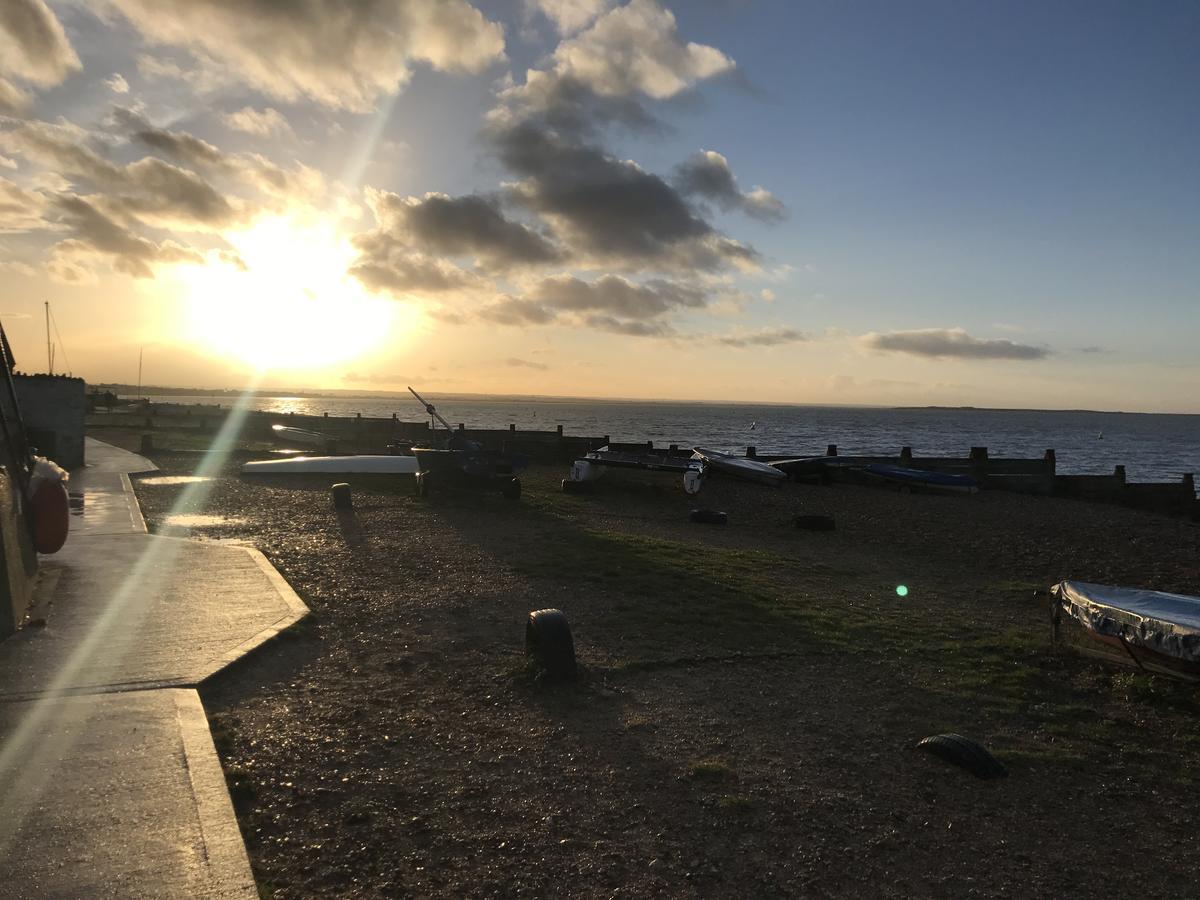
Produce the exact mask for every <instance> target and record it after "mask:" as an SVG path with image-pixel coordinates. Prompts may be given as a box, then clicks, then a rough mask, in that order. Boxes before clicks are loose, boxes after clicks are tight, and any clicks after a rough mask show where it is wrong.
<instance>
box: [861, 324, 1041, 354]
mask: <svg viewBox="0 0 1200 900" xmlns="http://www.w3.org/2000/svg"><path fill="white" fill-rule="evenodd" d="M861 340H862V342H863V344H864V345H865V346H867V347H869V348H871V349H872V350H881V351H889V352H895V353H908V354H911V355H913V356H926V357H931V358H957V359H1044V358H1045V357H1047V356H1049V355H1050V353H1051V351H1050V350H1049V349H1048V348H1046V347H1035V346H1032V345H1030V344H1018V343H1015V342H1013V341H1009V340H1002V339H998V340H982V339H980V338H974V337H971V336H970V335H969V334H967V333H966V332H965V331H963V330H962V329H961V328H925V329H920V330H915V331H889V332H882V333H880V332H873V333H871V334H866V335H863V337H862V338H861Z"/></svg>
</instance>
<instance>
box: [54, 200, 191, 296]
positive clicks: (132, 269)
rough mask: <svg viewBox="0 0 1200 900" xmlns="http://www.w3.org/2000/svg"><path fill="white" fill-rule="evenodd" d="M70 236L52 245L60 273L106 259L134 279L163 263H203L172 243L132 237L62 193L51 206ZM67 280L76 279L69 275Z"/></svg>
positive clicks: (89, 206)
mask: <svg viewBox="0 0 1200 900" xmlns="http://www.w3.org/2000/svg"><path fill="white" fill-rule="evenodd" d="M53 206H54V208H55V210H56V212H57V213H58V214H59V216H60V217H61V221H62V223H63V224H64V225H65V226H66V227H67V228H68V229H69V231H70V233H71V237H70V238H68V239H67V240H65V241H61V242H59V243H58V244H57V245H55V248H54V255H55V263H52V266H51V270H52V271H53V270H54V268H55V264H57V265H58V266H59V267H60V273H63V272H69V271H70V268H69V267H70V266H72V265H75V264H77V263H79V262H80V261H83V260H87V259H88V258H90V257H102V258H104V259H107V260H108V262H109V263H110V264H111V265H112V267H113V269H114V270H116V271H118V272H123V273H125V274H127V275H132V276H133V277H135V278H152V277H153V276H154V271H153V266H155V265H159V264H163V263H178V262H195V263H200V262H203V257H201V256H200V254H198V253H197V252H196V251H195V250H192V249H191V248H189V247H184V246H182V245H180V244H177V243H175V242H174V241H163V242H162V243H155V242H154V241H151V240H148V239H147V238H144V237H140V236H138V235H136V234H134V233H133V232H132V231H130V230H129V229H127V228H125V227H123V226H122V225H121V224H120V223H118V222H116V221H114V220H113V219H111V218H109V217H108V216H106V215H105V214H104V213H102V212H101V211H100V210H98V209H97V208H96V207H95V206H93V205H92V204H91V203H89V202H88V201H87V200H86V199H85V198H83V197H79V196H76V195H74V194H61V195H59V196H58V197H56V198H55V200H54V204H53ZM68 280H75V279H74V278H72V277H71V276H68Z"/></svg>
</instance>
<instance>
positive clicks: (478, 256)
mask: <svg viewBox="0 0 1200 900" xmlns="http://www.w3.org/2000/svg"><path fill="white" fill-rule="evenodd" d="M367 205H368V206H369V207H370V208H371V210H372V212H373V213H374V214H375V220H376V223H377V227H376V228H375V230H374V231H372V232H368V233H367V235H365V236H364V237H363V239H362V240H363V242H364V244H368V243H369V245H370V246H371V247H373V248H374V249H375V251H376V252H378V251H379V249H381V248H383V247H385V246H387V247H388V252H389V253H403V252H405V251H407V250H414V251H420V252H425V253H432V254H438V255H441V256H455V257H472V258H473V259H474V260H475V262H476V264H477V265H482V266H484V267H485V268H489V269H507V268H509V267H512V266H522V265H535V264H545V263H552V262H556V261H558V260H560V259H561V257H562V252H561V250H560V249H559V248H558V247H556V246H554V244H552V243H551V242H550V240H548V239H547V238H546V237H545V236H544V235H542V234H540V233H539V232H537V231H535V230H534V229H532V228H530V227H529V226H528V225H524V224H522V223H520V222H516V221H513V220H512V219H509V218H507V217H506V216H505V215H504V213H503V211H502V210H501V208H500V203H499V201H498V199H497V198H495V197H488V196H484V195H480V194H470V195H467V196H463V197H450V196H447V195H446V194H439V193H429V194H426V195H425V196H424V197H400V196H399V195H397V194H392V193H389V192H387V191H377V190H370V189H369V190H368V191H367Z"/></svg>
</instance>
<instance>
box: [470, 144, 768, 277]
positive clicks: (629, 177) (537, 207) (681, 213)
mask: <svg viewBox="0 0 1200 900" xmlns="http://www.w3.org/2000/svg"><path fill="white" fill-rule="evenodd" d="M492 136H493V140H494V141H495V146H496V147H497V150H498V152H499V155H500V160H501V162H503V163H504V165H505V166H506V167H507V168H509V169H510V170H512V171H513V172H515V173H517V174H518V175H520V176H522V177H523V180H522V181H521V182H520V183H519V184H517V185H515V186H513V188H512V194H513V197H514V198H515V199H516V200H518V201H519V202H521V203H523V204H524V205H525V206H527V207H528V208H529V209H531V210H533V211H534V212H536V213H538V214H539V215H541V216H544V217H545V218H546V219H547V220H549V221H550V222H551V223H552V225H553V226H554V227H555V230H556V232H557V233H558V234H559V235H560V236H561V237H562V239H563V240H564V242H565V243H566V244H567V245H568V246H569V247H570V248H571V250H572V251H574V253H575V254H576V255H577V256H578V257H580V261H581V263H583V264H585V265H597V266H599V265H608V266H612V267H614V268H623V269H629V270H636V269H644V268H651V269H661V270H695V269H702V270H706V271H711V270H714V269H719V268H722V267H724V266H726V265H729V264H731V263H733V264H753V263H754V262H755V261H756V259H757V254H756V253H755V251H754V250H753V248H750V247H747V246H745V245H743V244H740V243H738V242H737V241H733V240H730V239H729V238H726V237H724V236H723V235H721V234H719V233H718V232H716V231H715V230H714V229H713V228H712V226H711V225H709V224H708V223H707V222H705V221H704V220H703V219H702V218H701V217H700V216H699V215H698V214H697V212H696V211H695V210H694V209H692V207H691V206H690V205H689V204H688V203H687V201H685V200H684V199H683V197H682V196H681V195H680V194H679V193H678V192H677V191H676V190H675V189H674V188H673V187H671V185H669V184H668V183H667V182H666V181H664V180H663V179H662V178H660V177H659V176H658V175H655V174H653V173H650V172H647V171H645V170H644V169H642V168H641V167H640V166H638V165H637V164H636V163H633V162H630V161H627V160H618V159H616V158H615V157H613V156H611V155H609V154H608V153H606V152H604V151H603V150H601V149H600V148H599V147H595V146H591V145H588V144H583V143H578V142H575V141H569V140H566V139H564V138H562V137H560V136H559V135H557V134H556V133H554V132H552V131H550V130H548V129H545V128H542V127H539V126H537V125H534V124H532V123H522V124H519V125H516V126H514V127H512V128H507V129H502V130H500V131H494V132H493V134H492Z"/></svg>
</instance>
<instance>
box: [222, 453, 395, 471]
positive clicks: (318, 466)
mask: <svg viewBox="0 0 1200 900" xmlns="http://www.w3.org/2000/svg"><path fill="white" fill-rule="evenodd" d="M242 474H243V475H415V474H417V458H416V457H415V456H384V455H378V456H372V455H366V454H363V455H358V456H292V457H289V458H288V459H258V460H253V461H251V462H248V463H243V465H242Z"/></svg>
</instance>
